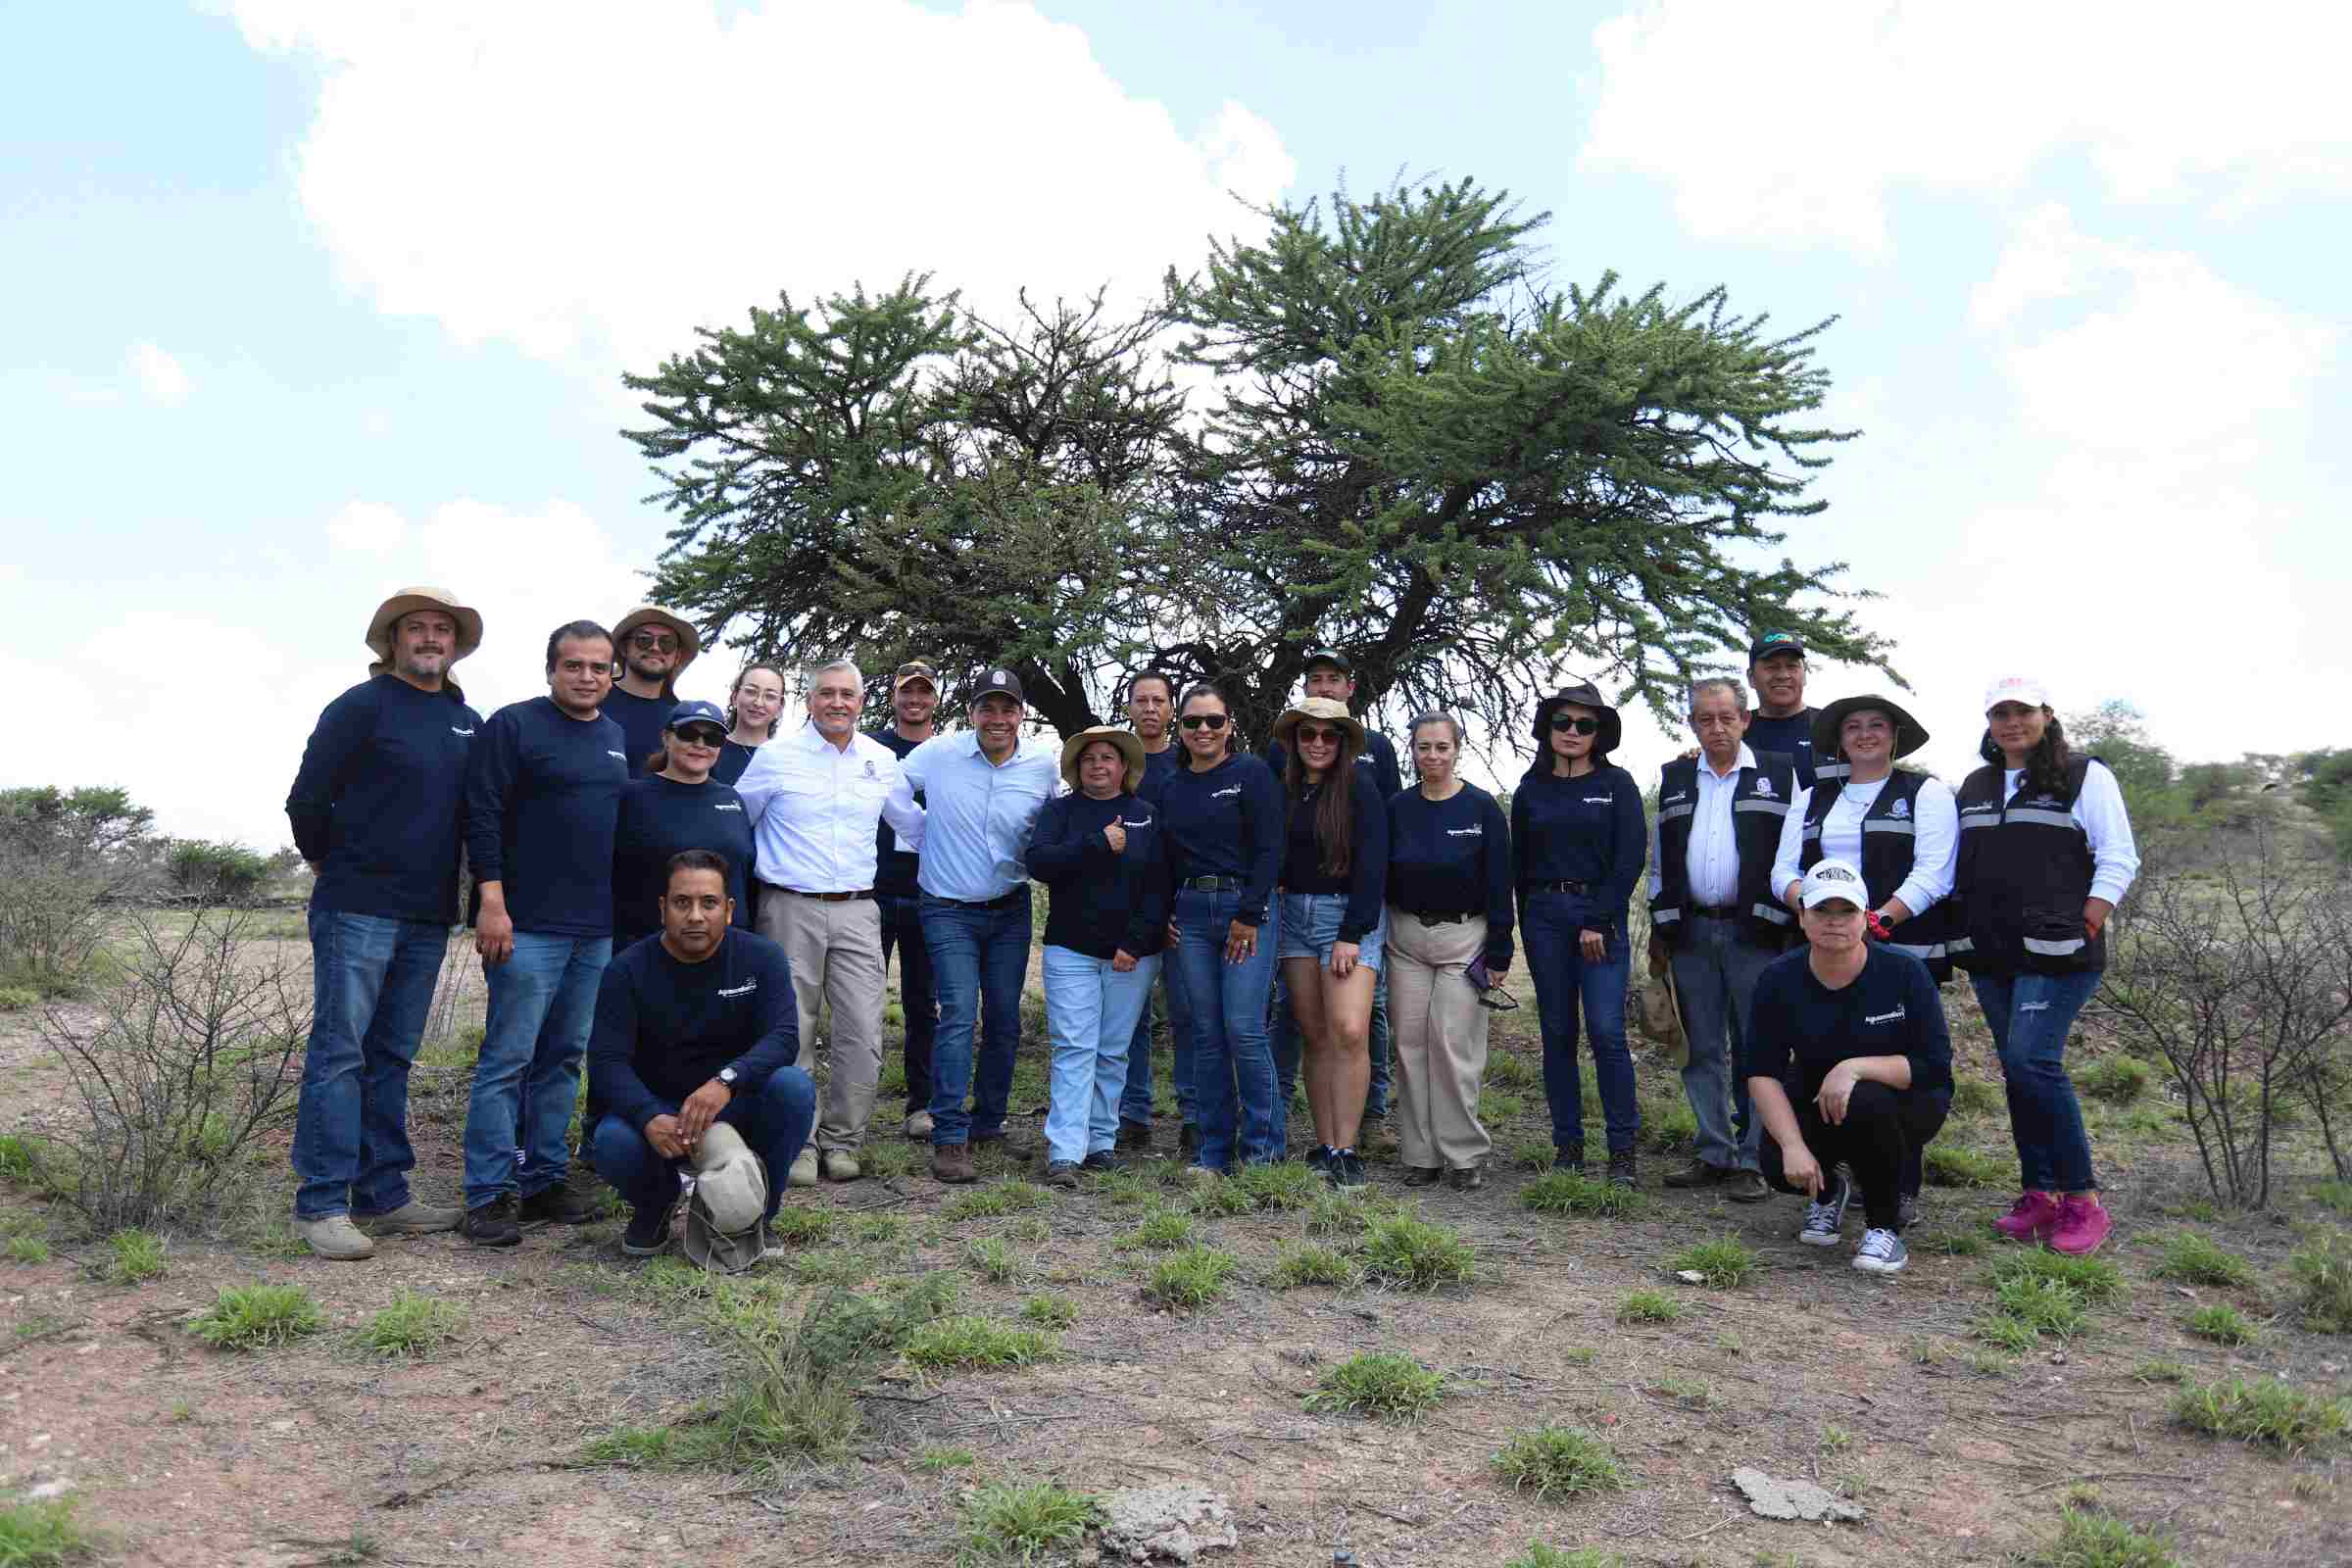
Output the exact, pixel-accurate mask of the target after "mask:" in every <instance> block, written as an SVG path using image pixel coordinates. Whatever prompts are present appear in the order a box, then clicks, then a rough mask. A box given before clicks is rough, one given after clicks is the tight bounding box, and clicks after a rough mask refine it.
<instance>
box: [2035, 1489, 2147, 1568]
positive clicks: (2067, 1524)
mask: <svg viewBox="0 0 2352 1568" xmlns="http://www.w3.org/2000/svg"><path fill="white" fill-rule="evenodd" d="M2026 1562H2027V1568H2180V1558H2179V1557H2176V1556H2174V1555H2173V1551H2172V1548H2171V1547H2170V1546H2169V1545H2167V1544H2165V1543H2164V1541H2163V1540H2162V1539H2161V1538H2160V1537H2156V1536H2151V1535H2146V1534H2144V1533H2142V1532H2140V1531H2137V1530H2134V1529H2132V1528H2131V1526H2130V1525H2128V1524H2126V1523H2124V1522H2123V1521H2122V1520H2121V1519H2117V1518H2114V1517H2112V1516H2110V1515H2108V1514H2104V1513H2099V1512H2097V1511H2095V1510H2092V1509H2086V1508H2079V1507H2076V1506H2075V1505H2073V1504H2072V1503H2069V1504H2068V1505H2067V1506H2066V1508H2065V1509H2064V1510H2063V1511H2062V1512H2061V1513H2060V1515H2059V1520H2058V1539H2057V1540H2055V1541H2053V1542H2051V1543H2050V1544H2048V1545H2046V1546H2044V1547H2042V1548H2041V1550H2039V1551H2037V1552H2035V1553H2034V1555H2033V1556H2031V1557H2029V1558H2027V1559H2026Z"/></svg>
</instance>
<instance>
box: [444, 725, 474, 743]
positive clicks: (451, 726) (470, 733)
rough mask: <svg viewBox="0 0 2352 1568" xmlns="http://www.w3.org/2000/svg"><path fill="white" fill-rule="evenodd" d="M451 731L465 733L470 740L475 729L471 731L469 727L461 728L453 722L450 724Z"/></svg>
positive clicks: (457, 733)
mask: <svg viewBox="0 0 2352 1568" xmlns="http://www.w3.org/2000/svg"><path fill="white" fill-rule="evenodd" d="M449 732H450V733H451V734H452V735H463V736H466V738H467V739H469V740H470V739H471V738H472V736H473V731H471V730H469V729H460V728H458V726H457V725H455V724H452V725H450V726H449Z"/></svg>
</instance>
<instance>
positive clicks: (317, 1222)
mask: <svg viewBox="0 0 2352 1568" xmlns="http://www.w3.org/2000/svg"><path fill="white" fill-rule="evenodd" d="M294 1234H295V1235H297V1236H299V1237H301V1238H302V1239H303V1241H304V1242H305V1243H306V1244H307V1245H308V1246H309V1247H310V1250H312V1251H313V1252H315V1253H317V1254H318V1255H319V1256H320V1257H324V1258H331V1259H332V1260H334V1261H335V1262H338V1263H353V1262H357V1261H359V1259H361V1258H363V1257H373V1256H374V1255H375V1244H374V1243H373V1242H371V1241H369V1240H368V1238H367V1237H366V1236H365V1235H363V1234H362V1233H361V1231H360V1228H359V1227H358V1226H357V1225H354V1224H353V1223H352V1222H351V1216H350V1215H349V1214H329V1215H327V1216H326V1217H325V1218H323V1219H298V1220H296V1221H295V1222H294Z"/></svg>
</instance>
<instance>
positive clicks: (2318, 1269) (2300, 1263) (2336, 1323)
mask: <svg viewBox="0 0 2352 1568" xmlns="http://www.w3.org/2000/svg"><path fill="white" fill-rule="evenodd" d="M2287 1267H2288V1268H2290V1269H2292V1270H2293V1271H2294V1276H2295V1280H2296V1282H2297V1283H2298V1284H2300V1285H2301V1286H2302V1287H2303V1322H2304V1326H2305V1327H2307V1328H2313V1329H2317V1330H2318V1331H2319V1332H2321V1333H2323V1334H2352V1238H2348V1237H2346V1236H2345V1235H2344V1233H2343V1232H2342V1231H2329V1232H2327V1234H2326V1235H2324V1236H2321V1237H2319V1238H2318V1239H2317V1240H2315V1241H2314V1242H2312V1243H2311V1245H2310V1246H2308V1247H2299V1248H2297V1249H2295V1250H2294V1252H2293V1253H2292V1254H2291V1255H2290V1256H2289V1257H2288V1258H2287Z"/></svg>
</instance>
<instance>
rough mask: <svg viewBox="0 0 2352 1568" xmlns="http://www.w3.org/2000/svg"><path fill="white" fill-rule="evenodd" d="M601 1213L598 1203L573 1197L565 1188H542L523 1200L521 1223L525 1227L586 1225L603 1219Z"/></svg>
mask: <svg viewBox="0 0 2352 1568" xmlns="http://www.w3.org/2000/svg"><path fill="white" fill-rule="evenodd" d="M604 1211H605V1205H604V1203H603V1201H601V1200H598V1199H596V1198H592V1197H590V1196H589V1195H588V1194H586V1193H575V1192H573V1191H572V1190H571V1188H570V1187H569V1186H568V1185H565V1186H562V1187H549V1188H545V1189H542V1190H541V1191H539V1192H536V1193H533V1194H532V1195H531V1196H530V1197H528V1198H526V1199H524V1200H523V1201H522V1215H521V1220H522V1223H523V1224H525V1225H585V1224H587V1223H588V1222H589V1221H590V1220H593V1219H597V1218H600V1217H602V1216H603V1214H604Z"/></svg>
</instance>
